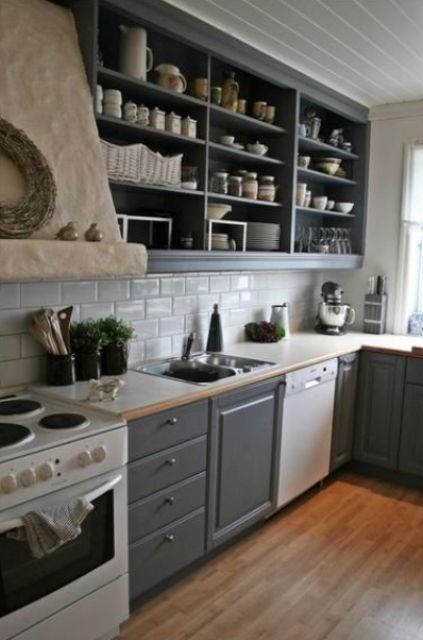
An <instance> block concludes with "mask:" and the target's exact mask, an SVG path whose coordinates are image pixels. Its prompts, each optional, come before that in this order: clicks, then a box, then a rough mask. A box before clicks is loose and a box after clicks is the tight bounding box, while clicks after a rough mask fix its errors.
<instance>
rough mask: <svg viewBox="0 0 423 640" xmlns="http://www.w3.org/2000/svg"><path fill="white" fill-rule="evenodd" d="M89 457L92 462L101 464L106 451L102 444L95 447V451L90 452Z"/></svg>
mask: <svg viewBox="0 0 423 640" xmlns="http://www.w3.org/2000/svg"><path fill="white" fill-rule="evenodd" d="M91 455H92V457H93V460H94V462H103V460H104V459H105V458H106V456H107V449H106V447H105V446H104V444H102V445H100V446H99V447H96V448H95V449H93V450H92V452H91Z"/></svg>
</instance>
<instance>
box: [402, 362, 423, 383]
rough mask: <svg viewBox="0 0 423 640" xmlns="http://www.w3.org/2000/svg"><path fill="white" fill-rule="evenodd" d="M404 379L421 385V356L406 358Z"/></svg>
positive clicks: (422, 381) (422, 365)
mask: <svg viewBox="0 0 423 640" xmlns="http://www.w3.org/2000/svg"><path fill="white" fill-rule="evenodd" d="M405 381H406V382H407V383H409V384H419V385H423V358H407V372H406V374H405Z"/></svg>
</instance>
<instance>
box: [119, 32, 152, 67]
mask: <svg viewBox="0 0 423 640" xmlns="http://www.w3.org/2000/svg"><path fill="white" fill-rule="evenodd" d="M152 68H153V52H152V51H151V49H150V48H149V47H147V32H146V30H145V29H142V28H141V27H129V26H127V25H123V24H122V25H121V26H120V42H119V71H120V72H121V73H124V74H125V75H127V76H132V77H133V78H137V79H138V80H146V79H147V71H150V70H151V69H152Z"/></svg>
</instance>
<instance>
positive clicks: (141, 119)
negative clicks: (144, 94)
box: [137, 104, 150, 127]
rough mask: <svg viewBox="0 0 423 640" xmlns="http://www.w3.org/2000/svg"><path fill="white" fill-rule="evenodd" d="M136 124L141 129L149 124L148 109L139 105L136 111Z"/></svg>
mask: <svg viewBox="0 0 423 640" xmlns="http://www.w3.org/2000/svg"><path fill="white" fill-rule="evenodd" d="M137 124H139V125H140V126H141V127H148V125H149V124H150V109H149V108H148V107H146V106H145V105H144V104H140V105H139V107H138V109H137Z"/></svg>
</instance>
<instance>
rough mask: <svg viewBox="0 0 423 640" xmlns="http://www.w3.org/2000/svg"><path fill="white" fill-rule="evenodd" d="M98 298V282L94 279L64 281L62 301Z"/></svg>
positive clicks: (93, 299) (89, 300) (83, 300)
mask: <svg viewBox="0 0 423 640" xmlns="http://www.w3.org/2000/svg"><path fill="white" fill-rule="evenodd" d="M96 299H97V283H96V282H93V281H80V282H63V283H62V303H63V305H66V304H74V303H75V302H79V303H81V302H93V301H95V300H96Z"/></svg>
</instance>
